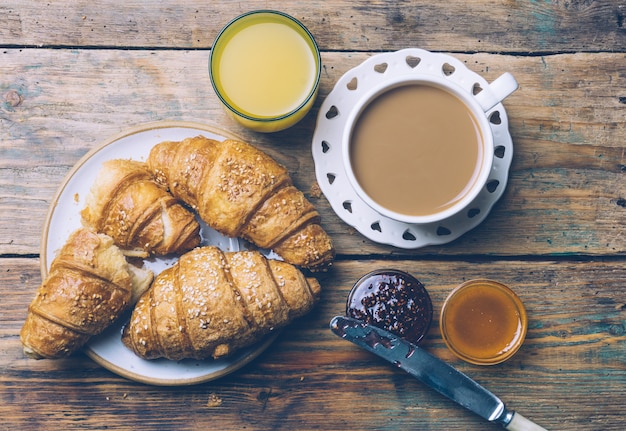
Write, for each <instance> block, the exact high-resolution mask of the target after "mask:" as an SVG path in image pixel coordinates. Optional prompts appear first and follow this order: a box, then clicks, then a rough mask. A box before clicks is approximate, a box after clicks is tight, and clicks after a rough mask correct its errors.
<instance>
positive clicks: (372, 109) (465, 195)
mask: <svg viewBox="0 0 626 431" xmlns="http://www.w3.org/2000/svg"><path fill="white" fill-rule="evenodd" d="M424 70H425V72H424V73H410V74H400V75H398V76H395V77H394V78H392V79H386V80H383V81H381V82H380V83H379V84H374V85H371V86H370V88H369V90H368V91H367V92H366V93H365V94H363V96H362V97H361V98H360V99H359V100H358V102H357V103H356V106H355V107H354V108H353V109H352V110H351V112H350V114H349V117H348V118H347V120H346V127H345V129H344V131H343V136H342V152H343V160H344V168H345V171H346V174H347V177H348V180H349V182H350V183H351V185H352V187H353V188H354V189H355V191H356V193H357V194H358V195H359V197H360V198H361V199H362V200H363V201H364V202H365V203H366V204H367V205H368V206H370V207H371V208H373V209H374V210H375V211H377V212H378V213H379V214H381V215H383V216H386V217H389V218H391V219H393V220H397V221H401V222H405V223H413V224H425V223H434V222H438V221H441V220H444V219H447V218H449V217H452V216H453V215H455V214H457V213H459V212H460V211H462V210H463V209H464V208H466V207H467V206H468V205H469V204H470V203H471V202H472V201H473V200H474V199H475V198H476V197H477V196H478V194H479V193H480V191H481V190H482V188H483V187H485V185H486V182H487V179H488V177H489V173H490V171H491V169H492V163H493V157H494V136H493V132H492V129H491V127H490V125H489V119H488V117H487V114H486V113H487V112H488V111H489V110H490V109H491V108H493V107H494V106H496V105H497V104H499V103H500V102H501V101H502V100H504V99H505V98H506V97H507V96H509V95H510V94H511V93H513V92H514V91H515V90H516V89H517V87H518V84H517V81H516V80H515V78H514V77H513V76H512V75H511V74H509V73H505V74H503V75H501V76H500V77H499V78H497V79H496V80H495V81H493V82H492V83H491V84H489V85H488V86H487V87H486V88H479V89H478V91H468V90H467V88H464V87H463V85H461V84H459V83H458V82H456V81H454V80H450V79H447V77H446V75H445V70H434V71H433V70H428V69H427V68H425V69H424Z"/></svg>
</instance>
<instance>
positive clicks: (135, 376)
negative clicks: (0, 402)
mask: <svg viewBox="0 0 626 431" xmlns="http://www.w3.org/2000/svg"><path fill="white" fill-rule="evenodd" d="M175 128H180V129H194V130H199V131H205V132H208V133H212V134H215V135H218V136H222V137H224V138H226V139H237V140H243V138H242V137H240V136H239V135H237V134H235V133H233V132H229V131H227V130H224V129H222V128H220V127H217V126H214V125H211V124H205V123H200V122H195V121H179V120H162V121H154V122H148V123H143V124H138V125H134V126H131V127H129V128H126V129H124V130H122V131H120V132H118V133H116V134H113V135H111V136H109V137H108V138H106V139H104V140H102V141H100V142H99V143H98V144H96V146H95V147H93V148H91V149H90V150H89V151H87V152H86V153H85V154H84V155H83V156H82V157H81V158H80V159H79V160H78V161H77V162H76V163H75V164H74V165H73V166H72V167H71V169H70V170H69V171H68V172H67V173H66V174H65V176H64V177H63V180H62V181H61V183H60V184H59V185H58V186H57V189H56V192H55V193H54V195H53V197H52V200H51V201H50V204H49V206H48V211H47V213H46V216H45V218H44V222H43V229H42V233H41V237H40V238H41V239H40V252H39V256H40V273H41V279H42V283H43V281H44V280H45V279H46V277H47V275H48V264H49V263H52V262H51V261H50V262H49V259H48V252H47V246H48V237H49V234H50V224H51V221H52V217H53V215H54V213H55V210H56V209H57V206H58V203H59V200H60V198H61V196H63V194H64V192H65V190H66V189H67V187H68V184H69V182H70V181H71V180H72V178H73V177H74V176H75V175H76V174H77V172H78V171H79V170H80V169H81V168H82V167H83V166H84V165H85V164H86V163H87V162H88V161H89V160H90V159H91V158H92V157H94V156H95V155H96V154H97V153H99V152H100V151H102V150H104V149H105V148H107V147H109V146H110V145H113V144H115V143H116V142H117V141H119V140H121V139H123V138H126V137H129V136H132V135H136V134H139V133H144V132H150V131H153V130H158V129H175ZM280 332H281V331H275V332H273V333H270V334H268V335H266V336H265V337H264V338H263V341H262V342H261V343H258V344H256V345H254V346H251V347H249V348H248V349H249V350H248V351H247V352H246V351H245V350H243V351H240V352H238V353H236V354H235V356H234V357H235V358H237V359H236V361H235V362H233V363H232V364H229V365H227V366H225V367H224V368H222V369H220V370H217V371H214V372H211V373H208V374H204V375H199V376H195V377H189V378H158V377H150V376H146V375H143V374H140V373H135V372H133V371H130V370H129V369H126V368H123V367H122V366H119V365H118V364H114V363H112V362H110V361H108V360H106V359H104V358H103V357H101V356H100V355H99V354H97V353H96V352H95V351H93V350H92V349H90V348H89V346H88V345H85V346H84V347H83V348H82V349H81V350H80V351H82V352H83V353H84V354H85V355H86V356H87V357H89V358H90V359H91V360H93V361H94V362H95V363H96V364H98V365H100V366H101V367H102V368H104V369H106V370H108V371H110V372H112V373H114V374H116V375H118V376H120V377H124V378H126V379H129V380H133V381H136V382H139V383H144V384H149V385H155V386H189V385H195V384H200V383H205V382H209V381H212V380H216V379H219V378H221V377H224V376H226V375H228V374H230V373H232V372H234V371H236V370H238V369H240V368H242V367H244V366H246V365H247V364H249V363H250V362H252V361H253V360H254V359H256V358H257V357H258V356H259V355H261V354H262V353H263V352H264V351H265V350H266V349H267V348H268V347H269V346H270V345H271V344H272V343H273V342H274V341H275V340H276V338H277V337H278V335H279V334H280ZM207 360H211V359H207ZM172 362H177V361H172Z"/></svg>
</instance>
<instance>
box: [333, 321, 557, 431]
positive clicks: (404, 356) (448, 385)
mask: <svg viewBox="0 0 626 431" xmlns="http://www.w3.org/2000/svg"><path fill="white" fill-rule="evenodd" d="M330 329H331V331H333V332H334V333H335V334H336V335H338V336H339V337H341V338H344V339H346V340H348V341H350V342H352V343H354V344H356V345H357V346H359V347H362V348H363V349H365V350H368V351H370V352H372V353H375V354H376V355H378V356H380V357H381V358H383V359H386V360H387V361H389V362H391V363H392V364H394V365H395V366H396V367H398V368H400V369H402V370H404V371H406V372H407V373H409V374H410V375H412V376H414V377H416V378H417V379H418V380H420V381H421V382H422V383H424V384H426V385H427V386H430V387H431V388H432V389H434V390H436V391H437V392H439V393H441V394H443V395H445V396H446V397H448V398H450V399H452V400H453V401H456V402H457V403H459V404H460V405H462V406H463V407H465V408H467V409H469V410H471V411H473V412H474V413H476V414H478V415H479V416H481V417H483V418H485V419H487V420H488V421H490V422H496V423H499V424H500V425H502V426H503V427H504V428H506V429H507V430H511V431H541V430H543V431H546V430H545V428H542V427H540V426H539V425H537V424H535V423H534V422H532V421H530V420H528V419H526V418H525V417H523V416H522V415H521V414H519V413H517V412H514V411H512V410H508V409H507V408H506V406H505V405H504V403H503V402H502V401H501V400H500V399H499V398H498V397H496V396H495V395H494V394H492V393H491V392H489V391H488V390H487V389H485V388H483V387H482V386H480V385H479V384H478V383H476V382H475V381H474V380H472V379H471V378H469V377H468V376H466V375H465V374H463V373H461V372H460V371H458V370H457V369H456V368H454V367H452V366H450V365H448V364H447V363H445V362H444V361H442V360H441V359H439V358H436V357H435V356H433V355H431V354H430V353H428V352H426V351H425V350H423V349H421V348H420V347H418V346H416V345H414V344H412V343H410V342H408V341H406V340H404V339H402V338H400V337H398V336H396V335H394V334H392V333H391V332H388V331H385V330H383V329H380V328H377V327H375V326H372V325H369V324H367V323H364V322H362V321H360V320H357V319H352V318H350V317H343V316H336V317H334V318H333V319H332V320H331V322H330Z"/></svg>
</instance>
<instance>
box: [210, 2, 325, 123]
mask: <svg viewBox="0 0 626 431" xmlns="http://www.w3.org/2000/svg"><path fill="white" fill-rule="evenodd" d="M321 69H322V61H321V57H320V52H319V48H318V47H317V43H316V42H315V39H314V38H313V35H312V34H311V33H310V32H309V31H308V30H307V28H306V27H305V26H304V25H303V24H302V23H301V22H300V21H298V20H297V19H295V18H293V17H291V16H289V15H287V14H285V13H282V12H277V11H271V10H257V11H252V12H248V13H245V14H243V15H240V16H238V17H237V18H235V19H233V20H232V21H230V22H229V23H228V24H227V25H226V26H225V27H224V28H223V29H222V31H221V32H220V33H219V34H218V35H217V38H216V39H215V43H214V44H213V48H212V49H211V55H210V59H209V72H210V76H211V84H212V85H213V88H214V90H215V93H216V94H217V96H218V97H219V99H220V100H221V101H222V103H223V105H224V107H225V108H226V111H227V112H228V113H229V114H230V115H231V116H232V117H233V118H234V119H235V120H236V121H238V122H239V123H241V124H242V125H243V126H245V127H247V128H249V129H251V130H255V131H258V132H277V131H279V130H284V129H286V128H288V127H291V126H293V125H294V124H296V123H297V122H298V121H300V120H301V119H302V118H303V117H304V116H305V115H306V114H307V112H309V110H310V109H311V106H312V105H313V103H314V101H315V98H316V97H317V90H318V86H319V80H320V75H321Z"/></svg>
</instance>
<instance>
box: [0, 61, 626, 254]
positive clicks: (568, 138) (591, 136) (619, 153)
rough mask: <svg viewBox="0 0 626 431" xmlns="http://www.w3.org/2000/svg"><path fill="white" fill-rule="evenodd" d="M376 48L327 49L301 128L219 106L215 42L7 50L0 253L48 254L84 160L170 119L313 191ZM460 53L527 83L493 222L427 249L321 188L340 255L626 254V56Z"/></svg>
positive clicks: (516, 103)
mask: <svg viewBox="0 0 626 431" xmlns="http://www.w3.org/2000/svg"><path fill="white" fill-rule="evenodd" d="M369 56H370V54H367V53H324V55H323V62H324V74H323V78H322V83H321V89H320V96H319V99H318V101H317V103H316V105H315V107H314V109H313V112H312V113H311V114H310V115H309V116H308V117H307V118H306V119H305V120H304V121H303V122H301V123H300V124H298V125H296V126H295V127H294V128H292V129H290V130H288V131H285V132H281V133H277V134H271V135H262V134H254V133H251V132H247V131H245V130H243V129H242V128H240V127H239V126H237V125H236V124H234V123H233V122H232V121H231V120H229V119H228V118H227V117H226V115H225V114H224V112H223V111H222V109H221V108H220V107H219V106H218V102H217V99H216V97H215V95H214V93H213V91H212V89H211V88H210V87H211V86H210V83H209V78H208V74H207V71H206V63H207V58H208V52H204V51H125V50H38V49H29V50H19V49H11V50H5V51H4V52H3V53H0V58H1V59H2V62H1V63H0V71H1V73H2V78H1V79H0V97H1V98H2V100H1V103H0V127H1V132H0V137H1V140H0V201H1V202H2V204H3V210H2V211H3V213H2V217H0V254H36V253H38V251H39V241H40V232H41V227H42V223H43V220H44V217H45V214H46V211H47V209H48V206H49V203H50V201H51V199H52V196H53V195H54V192H55V190H56V189H57V187H58V185H59V184H60V183H61V181H62V179H63V177H64V175H65V174H66V173H67V172H68V171H69V169H70V167H71V166H72V165H73V164H74V163H76V161H78V159H79V158H80V157H82V155H84V154H85V153H86V152H87V151H88V150H89V149H90V148H92V147H94V146H96V145H97V144H98V143H99V142H100V141H102V140H104V139H106V138H108V137H110V136H112V135H115V134H117V133H118V132H120V131H122V130H124V129H126V128H128V127H130V126H135V125H137V124H142V123H147V122H152V121H157V120H189V121H199V122H205V123H211V124H216V125H219V126H221V127H223V128H226V129H228V130H230V131H232V132H234V133H237V134H240V135H241V136H243V137H244V138H245V139H247V140H249V141H251V142H253V143H254V144H256V145H259V146H260V147H262V148H263V149H265V150H267V151H268V152H270V153H271V154H272V155H273V156H274V157H276V158H277V159H278V160H279V161H280V162H282V163H284V164H285V165H287V166H288V168H289V170H290V171H291V173H292V175H293V177H294V180H295V182H296V184H297V185H298V186H299V187H300V188H301V189H302V190H304V191H305V192H307V194H309V191H310V190H311V188H312V187H313V185H314V183H315V176H314V173H313V172H314V171H313V160H312V157H311V153H310V151H311V138H312V135H313V131H314V128H315V118H316V115H317V113H318V109H319V106H320V104H321V101H322V100H323V99H324V98H325V96H326V95H328V93H329V92H330V91H331V90H332V88H333V85H334V83H335V82H336V81H337V80H338V79H339V77H340V76H341V75H342V74H343V73H345V72H346V71H348V70H349V69H350V68H352V67H354V66H356V65H358V64H359V63H360V62H362V61H363V60H364V59H366V58H367V57H369ZM457 57H458V58H460V59H461V60H463V61H464V62H465V63H466V64H467V66H468V67H469V68H470V69H472V70H474V71H476V72H478V73H480V74H481V75H483V76H484V77H485V78H486V79H488V80H493V79H495V78H496V77H497V76H499V75H500V74H501V73H503V72H505V71H512V72H514V73H515V75H516V77H517V79H518V81H519V82H520V89H519V90H518V91H517V92H516V93H514V94H513V95H512V96H510V97H509V98H508V99H507V100H506V101H505V107H506V109H507V112H508V117H509V121H510V130H511V135H512V137H513V142H514V147H515V148H514V157H513V166H512V168H511V171H510V175H509V185H508V189H507V191H506V192H505V194H504V196H503V198H502V199H501V201H500V202H499V203H498V204H497V205H496V206H495V208H494V210H493V211H492V213H491V214H490V216H489V217H488V218H487V220H486V221H485V222H484V223H483V224H482V225H481V226H479V227H478V228H476V229H474V230H473V231H471V232H469V233H468V234H466V235H464V236H463V237H461V238H460V239H459V240H457V241H455V242H453V243H451V244H447V245H444V246H436V247H427V248H424V249H420V250H417V251H415V252H414V251H404V250H399V249H395V248H392V247H387V246H380V245H377V244H374V243H372V242H371V241H369V240H367V239H365V238H364V237H362V236H361V235H360V234H358V233H357V232H355V231H354V230H353V229H351V228H350V227H349V226H347V225H346V224H345V223H343V222H342V221H341V220H340V219H339V218H338V217H337V216H336V215H335V214H334V212H333V211H332V209H331V208H330V206H329V204H328V202H327V201H326V199H325V198H324V197H320V198H316V197H315V196H310V197H311V198H312V200H313V202H314V203H315V205H316V206H317V207H318V208H319V209H320V211H321V213H322V215H323V223H324V225H325V227H326V228H327V230H328V231H329V232H330V233H331V235H332V236H333V238H334V240H335V242H336V245H337V248H338V251H339V253H340V254H347V255H352V254H372V253H374V254H376V253H381V254H407V253H417V254H420V255H423V254H426V253H435V254H449V255H463V254H475V253H476V254H492V255H512V254H514V255H518V254H540V255H552V254H555V255H562V254H571V253H588V254H598V255H602V254H620V253H621V254H623V253H624V252H626V237H625V236H624V235H623V234H622V230H623V226H624V223H625V221H626V204H625V203H624V202H625V199H626V182H625V181H624V175H626V157H625V155H624V151H625V149H626V115H624V114H625V113H626V102H625V100H626V90H624V89H625V88H626V58H625V55H624V54H621V53H620V54H611V53H598V54H578V55H568V54H566V55H551V56H544V57H516V56H503V55H493V54H469V55H465V54H463V55H461V54H459V55H457ZM590 68H593V70H594V74H593V75H591V74H589V70H590ZM68 82H71V84H70V85H69V86H68V84H67V83H68ZM129 101H132V103H131V102H129ZM538 214H539V215H540V217H539V220H541V222H540V223H538V222H537V220H538V218H537V215H538ZM590 226H593V227H594V228H593V230H591V229H589V227H590Z"/></svg>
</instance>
